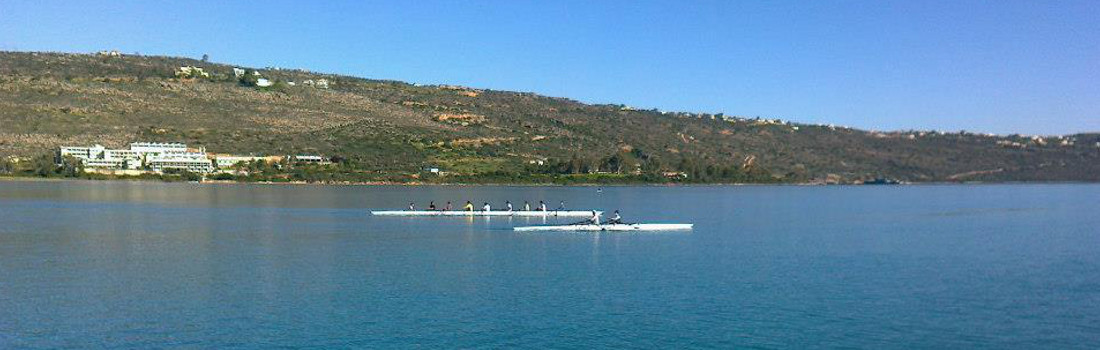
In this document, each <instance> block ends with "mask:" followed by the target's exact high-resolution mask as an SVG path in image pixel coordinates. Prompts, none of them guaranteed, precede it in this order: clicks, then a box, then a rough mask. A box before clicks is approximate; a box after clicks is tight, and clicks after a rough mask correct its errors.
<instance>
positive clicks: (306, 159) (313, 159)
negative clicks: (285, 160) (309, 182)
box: [291, 155, 328, 164]
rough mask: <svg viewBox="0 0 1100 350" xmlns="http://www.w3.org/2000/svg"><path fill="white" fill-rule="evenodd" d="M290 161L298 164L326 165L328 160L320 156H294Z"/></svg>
mask: <svg viewBox="0 0 1100 350" xmlns="http://www.w3.org/2000/svg"><path fill="white" fill-rule="evenodd" d="M291 159H292V160H294V161H295V162H299V163H317V164H328V159H325V157H322V156H303V155H297V156H294V157H293V158H291Z"/></svg>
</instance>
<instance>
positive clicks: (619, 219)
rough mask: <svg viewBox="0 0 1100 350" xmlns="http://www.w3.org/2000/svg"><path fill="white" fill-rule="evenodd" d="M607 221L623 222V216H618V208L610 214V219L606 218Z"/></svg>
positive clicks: (611, 222)
mask: <svg viewBox="0 0 1100 350" xmlns="http://www.w3.org/2000/svg"><path fill="white" fill-rule="evenodd" d="M607 223H608V224H621V223H623V218H622V217H621V216H619V211H618V210H616V211H615V213H614V214H611V219H608V220H607Z"/></svg>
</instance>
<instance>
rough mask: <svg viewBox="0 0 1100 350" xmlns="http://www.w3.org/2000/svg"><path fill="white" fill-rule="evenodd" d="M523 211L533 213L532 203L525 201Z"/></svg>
mask: <svg viewBox="0 0 1100 350" xmlns="http://www.w3.org/2000/svg"><path fill="white" fill-rule="evenodd" d="M523 211H531V203H529V202H527V201H523Z"/></svg>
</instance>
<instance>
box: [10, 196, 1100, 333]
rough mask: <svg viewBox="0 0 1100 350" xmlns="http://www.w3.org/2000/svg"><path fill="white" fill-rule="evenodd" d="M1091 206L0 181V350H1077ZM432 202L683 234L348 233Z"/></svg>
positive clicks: (1067, 201)
mask: <svg viewBox="0 0 1100 350" xmlns="http://www.w3.org/2000/svg"><path fill="white" fill-rule="evenodd" d="M1096 198H1100V186H1095V185H1032V186H1021V185H1014V186H903V187H891V186H885V187H769V186H744V187H674V188H668V187H608V188H604V189H603V191H602V192H599V193H597V192H595V191H594V190H593V189H592V188H586V187H581V188H573V187H401V186H395V187H350V186H266V185H197V184H165V183H151V182H0V215H2V216H0V310H4V311H3V312H0V348H19V347H45V348H52V347H75V348H98V347H121V348H147V347H164V346H172V345H177V346H178V345H184V346H192V347H202V348H220V347H230V346H237V345H242V344H247V345H248V346H246V347H255V348H269V347H275V346H287V347H303V346H316V347H368V348H378V347H413V346H415V347H433V348H434V347H474V346H479V347H532V348H546V347H554V346H556V347H585V348H587V347H617V348H618V347H643V348H674V347H675V348H678V347H684V346H685V345H687V344H691V345H696V346H701V347H718V348H730V347H807V346H812V347H860V348H880V347H897V346H898V344H905V346H906V347H925V348H981V347H987V348H1005V347H1027V348H1032V347H1055V348H1073V347H1082V346H1087V345H1089V344H1096V343H1097V342H1100V339H1098V338H1100V337H1098V336H1097V335H1098V334H1100V329H1097V328H1096V326H1095V325H1096V324H1100V316H1097V315H1100V290H1098V289H1097V288H1094V287H1095V286H1096V285H1100V230H1097V229H1096V227H1100V218H1098V217H1097V216H1096V215H1095V213H1097V212H1100V204H1098V202H1097V201H1096V200H1095V199H1096ZM432 200H434V201H436V202H437V203H445V202H446V201H452V202H454V203H465V201H467V200H470V201H473V202H475V203H481V202H486V201H488V202H491V203H503V202H504V201H506V200H508V201H511V202H513V203H522V202H523V201H525V200H527V201H532V202H535V203H537V202H538V201H539V200H545V201H546V202H547V203H557V202H558V201H562V200H564V201H566V202H567V203H569V205H570V207H572V208H578V209H579V208H584V209H588V208H594V209H603V210H605V211H611V210H615V209H620V210H622V211H623V214H624V216H625V217H626V219H627V220H629V221H638V222H684V223H695V224H696V228H695V230H694V231H691V232H680V233H603V232H595V233H546V232H544V233H517V232H513V231H512V230H511V228H512V227H513V226H520V225H538V224H558V223H565V222H569V221H572V220H571V219H556V218H508V217H495V218H494V217H454V218H416V217H387V218H381V217H371V216H369V215H368V210H369V209H380V208H398V207H404V206H405V205H407V203H409V202H410V201H412V202H417V203H418V204H420V205H421V206H423V205H424V203H428V201H432ZM1022 203H1026V204H1022Z"/></svg>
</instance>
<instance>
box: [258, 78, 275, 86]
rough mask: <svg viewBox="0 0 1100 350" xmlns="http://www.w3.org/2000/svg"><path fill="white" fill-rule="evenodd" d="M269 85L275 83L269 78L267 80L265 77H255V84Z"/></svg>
mask: <svg viewBox="0 0 1100 350" xmlns="http://www.w3.org/2000/svg"><path fill="white" fill-rule="evenodd" d="M271 85H275V83H272V82H271V80H267V79H264V78H260V79H256V86H259V87H268V86H271Z"/></svg>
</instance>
